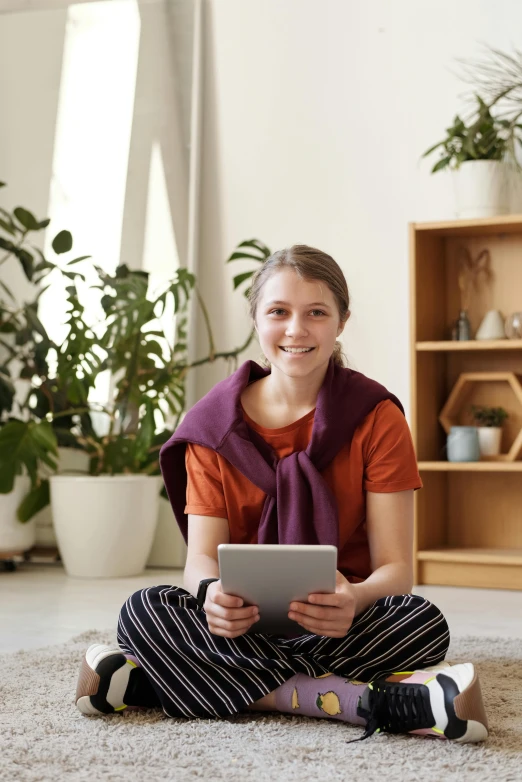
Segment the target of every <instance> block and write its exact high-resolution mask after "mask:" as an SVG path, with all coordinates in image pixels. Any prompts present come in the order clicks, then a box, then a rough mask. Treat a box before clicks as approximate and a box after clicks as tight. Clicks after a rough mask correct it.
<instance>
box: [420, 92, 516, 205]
mask: <svg viewBox="0 0 522 782" xmlns="http://www.w3.org/2000/svg"><path fill="white" fill-rule="evenodd" d="M475 98H476V101H477V104H478V105H477V107H476V109H475V113H474V114H473V115H472V116H471V117H470V119H469V120H468V121H466V122H465V121H464V120H463V119H461V117H460V116H459V115H458V114H457V115H456V116H455V119H454V120H453V125H451V126H450V127H449V128H446V134H447V135H446V138H445V139H443V140H442V141H439V142H437V144H434V145H433V146H432V147H430V148H429V149H428V150H426V152H424V154H423V155H422V157H426V156H427V155H431V153H432V152H434V151H435V150H436V149H440V151H441V158H440V160H439V161H438V162H437V163H435V165H434V166H433V168H432V170H431V173H432V174H434V173H436V172H437V171H442V170H443V169H448V170H449V171H451V175H452V179H453V189H454V195H455V216H456V217H459V218H461V219H469V218H475V217H494V216H495V215H500V214H507V213H508V212H509V183H510V180H509V163H508V159H510V158H511V156H512V149H511V147H510V145H509V143H508V142H509V141H511V142H513V144H514V143H515V142H518V143H521V138H520V135H519V132H518V128H517V129H515V131H514V130H513V129H512V127H511V124H510V123H509V122H508V121H507V120H504V119H502V118H496V117H494V116H493V115H492V114H491V112H490V106H489V105H488V104H487V103H485V101H484V100H483V99H482V98H481V97H480V96H479V95H476V96H475Z"/></svg>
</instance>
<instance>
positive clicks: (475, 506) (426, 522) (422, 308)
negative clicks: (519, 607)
mask: <svg viewBox="0 0 522 782" xmlns="http://www.w3.org/2000/svg"><path fill="white" fill-rule="evenodd" d="M463 246H464V247H466V248H467V249H468V250H469V252H470V253H471V255H472V256H476V255H477V254H478V253H479V252H481V251H482V250H483V249H485V248H487V249H489V252H490V256H491V269H492V272H493V278H492V282H491V284H490V285H489V286H488V287H482V288H481V289H479V291H476V292H474V295H473V298H472V301H471V303H470V307H469V309H468V317H469V320H470V323H471V331H472V334H475V333H476V331H477V329H478V327H479V325H480V323H481V321H482V319H483V317H484V315H485V314H486V312H488V311H489V310H491V309H498V310H500V311H501V313H502V314H503V315H504V316H507V315H509V314H510V313H512V312H517V311H520V310H521V309H522V293H521V291H522V215H505V216H502V217H497V218H492V219H481V220H455V221H447V222H440V223H420V224H419V223H412V224H411V225H410V295H411V302H410V304H411V306H410V311H411V324H410V325H411V352H410V355H411V367H412V373H411V374H412V377H411V389H412V394H411V403H412V405H411V407H412V410H411V412H412V415H411V428H412V435H413V439H414V443H415V448H416V452H417V459H418V463H419V470H420V473H421V477H422V481H423V485H424V488H423V490H422V491H420V492H415V535H414V557H415V583H416V584H443V585H452V586H470V587H485V588H493V589H495V588H496V589H517V590H520V589H522V480H521V473H522V449H521V448H520V447H519V446H520V443H518V440H517V438H519V439H520V436H521V435H520V433H521V427H522V406H521V403H520V396H521V393H520V392H519V389H520V388H521V385H520V383H519V380H520V378H522V340H521V339H503V340H474V339H471V340H467V341H465V342H464V341H463V342H457V341H453V340H451V328H452V324H453V323H454V322H455V319H456V318H457V316H458V313H459V309H460V292H459V286H458V257H459V253H460V251H461V248H462V247H463ZM462 377H467V378H469V379H470V382H467V383H466V384H464V382H463V381H462V380H461V381H460V388H461V391H460V395H459V398H458V399H456V396H457V393H455V394H454V395H453V397H451V395H452V392H453V390H454V389H455V388H457V391H458V389H459V385H458V383H459V378H462ZM481 378H482V380H481ZM485 378H486V380H484V379H485ZM506 378H507V380H506ZM477 379H478V380H477ZM515 385H516V390H515V388H514V386H515ZM448 400H450V404H449V405H448V404H447V403H448ZM452 402H453V404H452ZM471 403H474V404H479V405H480V404H484V405H492V406H495V407H496V406H503V407H505V409H506V410H507V411H508V413H509V418H508V419H507V420H506V422H505V423H504V427H503V445H502V448H501V452H502V454H501V456H500V457H492V458H491V459H484V458H483V459H482V460H481V461H480V462H448V461H446V460H445V446H446V437H447V434H446V431H445V428H446V430H447V428H448V426H449V425H450V424H457V425H469V424H471V423H472V420H471V418H470V412H469V409H468V408H469V407H470V405H471ZM441 414H442V420H441ZM515 446H516V447H515ZM508 454H509V458H511V459H512V460H511V461H509V460H507V456H508Z"/></svg>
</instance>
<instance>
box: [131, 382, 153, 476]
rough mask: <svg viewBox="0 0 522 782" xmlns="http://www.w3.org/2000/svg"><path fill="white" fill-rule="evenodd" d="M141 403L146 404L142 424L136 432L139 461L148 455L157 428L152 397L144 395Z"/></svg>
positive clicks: (136, 452)
mask: <svg viewBox="0 0 522 782" xmlns="http://www.w3.org/2000/svg"><path fill="white" fill-rule="evenodd" d="M141 403H142V404H144V405H145V414H144V416H143V417H142V418H141V420H140V425H139V428H138V432H137V434H136V450H135V457H136V459H137V460H138V461H142V460H143V459H144V458H145V457H146V455H147V453H148V450H149V448H150V446H151V443H152V438H153V437H154V428H155V427H154V406H153V402H152V399H150V397H148V396H144V397H142V399H141Z"/></svg>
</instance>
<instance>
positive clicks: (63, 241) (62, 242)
mask: <svg viewBox="0 0 522 782" xmlns="http://www.w3.org/2000/svg"><path fill="white" fill-rule="evenodd" d="M72 246H73V238H72V235H71V232H70V231H60V233H58V234H56V236H55V237H54V239H53V244H52V247H53V250H54V251H55V253H56V254H57V255H61V254H62V253H68V252H69V250H71V249H72Z"/></svg>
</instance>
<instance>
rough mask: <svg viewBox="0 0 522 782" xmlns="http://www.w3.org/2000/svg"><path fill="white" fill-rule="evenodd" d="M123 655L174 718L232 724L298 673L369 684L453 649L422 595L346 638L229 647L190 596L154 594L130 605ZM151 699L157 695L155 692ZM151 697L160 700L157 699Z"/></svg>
mask: <svg viewBox="0 0 522 782" xmlns="http://www.w3.org/2000/svg"><path fill="white" fill-rule="evenodd" d="M117 638H118V644H119V646H120V648H121V650H122V651H123V652H127V653H129V654H133V655H134V656H135V657H137V659H138V660H139V662H140V663H141V665H142V667H143V669H144V674H145V675H146V676H147V678H148V680H149V682H150V684H152V688H153V690H154V692H155V700H156V703H154V704H149V703H147V705H151V706H152V705H154V706H158V707H161V708H162V709H163V712H164V713H165V714H166V715H167V716H168V717H192V718H193V717H205V718H209V717H226V716H230V715H232V714H235V713H237V712H239V711H243V710H244V709H245V708H246V707H247V706H249V705H250V704H252V703H254V702H255V701H257V700H259V698H262V697H263V696H264V695H267V694H268V693H269V692H272V690H275V689H276V688H277V687H279V686H280V685H281V684H283V683H284V682H285V681H287V679H289V678H290V677H291V676H293V675H294V674H295V673H305V674H308V675H309V676H321V674H324V673H327V672H328V671H331V672H332V673H336V674H338V675H340V676H345V677H347V678H349V679H356V680H358V681H362V682H367V681H372V680H373V679H377V678H379V677H382V676H385V675H388V674H390V673H393V672H394V671H411V670H413V669H414V668H427V667H429V666H431V665H434V664H435V663H438V662H440V661H441V660H444V658H445V656H446V653H447V651H448V647H449V642H450V633H449V628H448V624H447V622H446V620H445V618H444V616H443V615H442V613H441V612H440V611H439V609H438V608H437V607H436V606H434V605H433V603H430V602H429V601H428V600H425V599H424V598H423V597H420V596H419V595H411V594H409V595H395V596H391V597H383V598H381V599H380V600H377V601H376V602H375V603H374V604H373V605H372V606H370V607H369V608H368V609H367V610H366V611H364V612H363V613H361V614H359V615H358V616H356V617H355V618H354V621H353V623H352V626H351V627H350V629H349V630H348V633H347V634H346V635H345V636H344V637H343V638H329V637H328V636H320V635H314V634H306V635H302V636H299V637H298V638H293V639H289V638H285V637H282V636H276V635H269V634H266V633H254V634H251V635H240V636H238V637H237V638H224V637H223V636H218V635H213V634H212V633H210V632H209V630H208V625H207V621H206V614H205V612H204V611H199V610H198V609H197V603H196V599H195V598H194V597H193V596H192V595H191V594H189V592H187V591H186V590H185V589H182V588H180V587H176V586H169V585H162V586H153V587H147V588H146V589H141V590H139V591H138V592H135V593H134V594H133V595H131V596H130V597H129V599H128V600H127V601H126V602H125V604H124V606H123V607H122V609H121V612H120V616H119V619H118V630H117ZM149 689H150V687H149ZM151 692H152V690H151Z"/></svg>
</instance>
